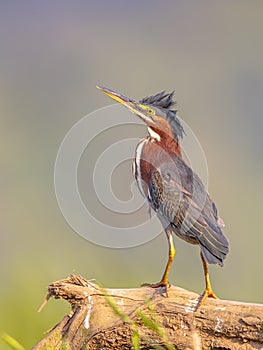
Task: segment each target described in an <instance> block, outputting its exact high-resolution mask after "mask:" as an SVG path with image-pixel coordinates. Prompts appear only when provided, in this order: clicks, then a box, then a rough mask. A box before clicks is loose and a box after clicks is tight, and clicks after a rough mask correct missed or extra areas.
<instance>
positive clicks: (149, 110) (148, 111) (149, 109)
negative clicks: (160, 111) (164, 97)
mask: <svg viewBox="0 0 263 350" xmlns="http://www.w3.org/2000/svg"><path fill="white" fill-rule="evenodd" d="M147 113H148V114H150V115H154V113H155V112H154V109H152V108H147Z"/></svg>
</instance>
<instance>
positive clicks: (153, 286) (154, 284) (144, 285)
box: [141, 281, 170, 297]
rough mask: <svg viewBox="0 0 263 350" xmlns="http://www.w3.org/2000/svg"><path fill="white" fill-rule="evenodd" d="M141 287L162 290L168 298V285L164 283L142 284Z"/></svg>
mask: <svg viewBox="0 0 263 350" xmlns="http://www.w3.org/2000/svg"><path fill="white" fill-rule="evenodd" d="M141 287H150V288H163V289H164V291H165V293H166V296H167V297H168V288H170V283H169V282H165V281H160V282H158V283H143V284H141Z"/></svg>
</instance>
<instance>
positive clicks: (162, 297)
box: [33, 275, 263, 350]
mask: <svg viewBox="0 0 263 350" xmlns="http://www.w3.org/2000/svg"><path fill="white" fill-rule="evenodd" d="M51 296H53V297H54V298H62V299H65V300H67V301H68V302H69V303H70V304H71V307H72V310H71V312H70V314H68V315H66V316H64V318H63V319H62V321H61V322H60V323H59V324H58V325H56V326H55V327H53V329H52V330H51V331H49V334H48V335H47V336H46V337H45V338H44V339H42V340H41V341H40V342H39V343H38V344H37V345H36V346H35V347H34V348H33V349H34V350H40V349H73V350H78V349H104V350H106V349H114V350H118V349H122V350H123V349H132V336H133V338H134V339H135V337H134V335H137V333H138V335H139V342H140V349H153V348H156V347H157V348H158V346H159V349H160V346H162V347H163V349H167V348H168V349H171V348H172V346H174V348H176V349H194V350H200V349H217V350H219V349H231V350H232V349H240V350H248V349H263V305H259V304H250V303H240V302H235V301H226V300H214V299H207V300H206V301H205V302H204V304H203V305H202V306H201V307H200V308H199V309H198V310H197V311H196V312H194V310H195V306H196V304H197V302H198V300H199V295H197V294H195V293H193V292H189V291H187V290H184V289H182V288H178V287H175V286H171V287H170V288H169V296H168V297H167V295H166V294H165V293H164V291H163V290H162V289H156V290H154V289H151V288H139V289H102V288H101V287H99V286H98V285H96V284H95V283H93V282H91V281H87V280H85V279H84V278H82V277H80V276H76V275H71V276H69V277H68V278H66V279H64V280H61V281H57V282H54V283H52V284H51V285H50V286H49V288H48V295H47V298H46V301H47V300H48V299H49V298H50V297H51ZM136 339H137V338H136ZM134 344H135V343H134Z"/></svg>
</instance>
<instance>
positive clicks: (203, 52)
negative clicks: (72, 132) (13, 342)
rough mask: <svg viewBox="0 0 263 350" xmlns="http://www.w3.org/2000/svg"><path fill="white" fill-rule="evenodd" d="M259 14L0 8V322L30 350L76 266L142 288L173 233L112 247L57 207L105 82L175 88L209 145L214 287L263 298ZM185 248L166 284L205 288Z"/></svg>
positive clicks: (160, 6) (193, 251)
mask: <svg viewBox="0 0 263 350" xmlns="http://www.w3.org/2000/svg"><path fill="white" fill-rule="evenodd" d="M262 13H263V3H262V2H261V1H256V0H252V1H235V2H232V1H231V2H230V1H226V0H223V1H217V2H215V1H208V0H207V1H194V0H193V1H138V0H134V1H125V2H124V1H116V0H112V1H96V2H92V1H75V2H69V1H42V2H36V1H23V2H19V1H10V2H7V1H6V2H1V4H0V38H1V52H0V91H1V92H0V99H1V103H0V110H1V112H0V113H1V211H0V212H1V223H0V225H1V252H0V262H1V276H0V281H1V290H0V301H1V313H0V314H1V317H0V330H4V331H6V332H7V333H9V334H10V335H12V336H13V337H15V338H16V339H17V340H18V341H20V342H21V343H22V344H23V345H24V346H25V347H26V348H30V347H31V346H33V345H34V344H35V343H36V342H37V341H38V340H40V339H41V337H42V336H43V332H44V331H46V330H47V329H49V328H50V327H52V326H53V325H54V324H55V323H56V322H58V321H59V320H60V319H61V318H62V316H63V315H64V314H65V313H66V312H67V311H68V310H69V307H68V306H67V305H66V303H65V302H63V301H53V300H51V301H50V302H49V303H48V305H47V306H46V307H45V309H44V310H43V311H42V312H41V313H40V314H38V313H37V309H38V307H39V305H40V304H41V302H42V300H43V298H44V296H45V294H46V288H47V286H48V284H49V283H51V282H52V281H54V280H58V279H61V278H64V277H66V276H67V275H69V274H70V273H73V272H74V273H78V274H81V275H83V276H85V277H87V278H96V279H98V280H99V281H100V282H101V283H103V285H105V286H108V287H137V286H139V285H140V283H141V282H144V281H157V280H158V279H159V278H160V276H161V274H162V272H163V268H164V265H165V263H166V259H167V242H166V238H165V236H164V235H161V236H159V237H158V238H156V239H155V240H153V241H151V242H149V243H148V244H144V245H143V246H140V247H136V248H131V249H124V250H117V249H107V248H103V247H100V246H96V245H94V244H91V243H89V242H88V241H85V240H84V239H82V238H81V237H80V236H79V235H77V234H76V233H74V232H73V230H72V229H71V228H70V227H69V226H68V225H67V223H66V221H65V219H64V218H63V216H62V214H61V212H60V210H59V208H58V205H57V202H56V197H55V193H54V186H53V173H54V162H55V158H56V154H57V151H58V147H59V145H60V143H61V141H62V139H63V137H64V136H65V134H66V132H67V131H68V130H69V129H70V128H71V127H72V125H73V124H74V123H76V122H77V121H78V120H79V119H81V118H82V117H83V116H85V115H86V114H88V113H89V112H92V111H94V110H96V109H98V108H100V107H102V106H106V105H107V104H111V103H112V102H111V101H110V100H107V99H106V98H105V96H103V95H102V94H101V93H99V92H98V91H97V90H96V89H95V85H96V84H102V85H105V86H108V87H111V88H113V89H116V90H118V91H121V92H123V93H125V94H126V95H128V96H131V97H133V98H141V97H143V96H146V95H149V94H153V93H156V92H159V91H161V90H163V89H166V90H168V91H169V90H173V89H175V91H176V99H177V101H178V107H179V110H180V115H181V116H182V118H183V119H184V120H185V121H186V122H187V123H188V125H190V126H191V128H192V130H193V131H194V132H195V134H196V135H197V136H198V139H199V141H200V143H201V144H202V146H203V148H204V150H205V153H206V158H207V162H208V168H209V191H210V193H211V195H212V196H213V198H214V199H215V201H216V203H217V206H218V207H219V209H220V215H221V216H222V217H223V218H224V221H225V223H226V229H225V233H226V235H227V237H228V238H229V241H230V245H231V253H230V255H229V257H228V259H227V260H226V263H225V267H224V268H223V269H220V268H219V267H214V266H212V267H211V268H210V271H211V279H212V283H213V287H214V290H215V292H216V293H217V294H218V295H219V296H220V297H222V298H225V299H234V300H240V301H251V302H262V301H263V281H262V243H263V242H262V237H263V235H262V223H261V219H262V209H263V208H262V198H261V196H262V175H263V163H262V160H263V159H262V158H263V157H262V149H263V137H262V128H263V118H262V105H261V103H262V100H263V40H262V37H263V21H262ZM140 130H141V129H140ZM138 136H140V135H138ZM133 152H134V150H131V155H132V154H133ZM88 181H90V179H87V182H88ZM176 247H177V256H176V259H175V261H174V264H173V268H172V271H171V274H170V282H171V283H173V284H175V285H178V286H181V287H184V288H187V289H191V290H194V291H196V292H199V293H200V292H201V291H202V290H203V288H204V281H203V273H202V267H201V261H200V258H199V251H198V249H197V248H196V247H193V246H190V245H188V244H185V243H184V242H182V241H180V240H179V239H176ZM0 347H1V349H7V346H6V345H4V344H3V343H1V340H0Z"/></svg>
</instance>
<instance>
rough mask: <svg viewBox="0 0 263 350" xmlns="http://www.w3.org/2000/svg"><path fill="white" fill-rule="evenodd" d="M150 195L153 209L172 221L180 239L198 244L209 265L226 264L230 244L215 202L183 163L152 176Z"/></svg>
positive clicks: (179, 162) (155, 172) (177, 161)
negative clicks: (223, 230)
mask: <svg viewBox="0 0 263 350" xmlns="http://www.w3.org/2000/svg"><path fill="white" fill-rule="evenodd" d="M162 168H163V169H164V170H163V169H162ZM149 195H150V202H151V205H152V207H153V209H154V210H155V211H156V212H157V213H159V214H161V215H162V216H163V217H165V218H166V219H167V220H168V221H169V223H170V224H171V226H172V227H174V229H175V232H176V234H177V235H178V236H180V237H181V238H183V239H184V240H186V241H188V242H190V243H199V244H200V247H201V250H202V252H203V255H204V257H205V259H206V260H207V262H208V263H210V264H219V265H221V266H222V265H223V261H224V259H225V257H226V255H227V254H228V252H229V244H228V241H227V239H226V237H225V236H224V234H223V232H222V230H221V228H220V223H219V218H218V214H217V209H216V206H215V203H214V202H213V201H212V199H211V198H210V196H209V195H208V193H207V192H206V190H205V187H204V185H203V183H202V181H201V180H200V178H199V177H198V176H197V175H196V174H195V173H193V171H192V170H191V169H190V168H189V167H188V166H187V165H186V163H184V162H183V160H181V159H178V160H176V161H175V163H172V164H169V165H168V166H167V164H165V165H164V166H163V167H162V166H161V167H160V168H159V170H155V171H154V172H153V173H152V175H151V179H150V187H149Z"/></svg>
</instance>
